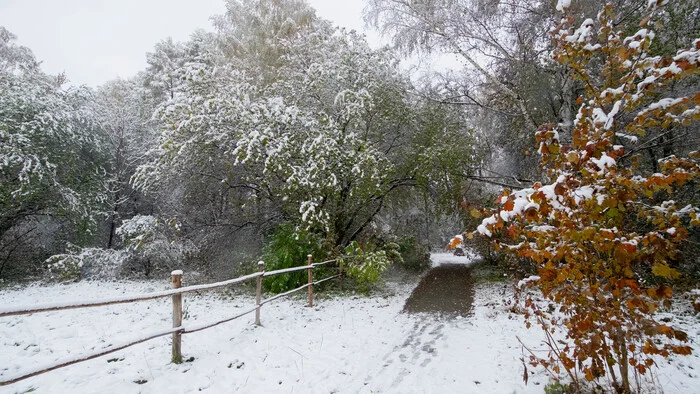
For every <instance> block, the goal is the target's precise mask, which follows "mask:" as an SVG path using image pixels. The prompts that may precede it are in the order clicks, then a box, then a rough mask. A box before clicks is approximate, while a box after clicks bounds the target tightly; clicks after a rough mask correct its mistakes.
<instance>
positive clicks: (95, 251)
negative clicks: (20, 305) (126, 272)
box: [46, 245, 129, 282]
mask: <svg viewBox="0 0 700 394" xmlns="http://www.w3.org/2000/svg"><path fill="white" fill-rule="evenodd" d="M67 249H68V250H67V252H66V253H62V254H57V255H53V256H51V257H49V258H48V259H47V260H46V265H47V269H48V273H49V276H50V277H51V279H54V280H58V281H60V282H66V281H77V280H81V279H114V278H116V277H117V275H118V273H119V271H120V270H121V268H122V265H123V264H124V263H125V262H126V261H127V260H128V258H129V254H128V253H127V252H126V251H122V250H112V249H101V248H80V247H77V246H75V245H68V247H67Z"/></svg>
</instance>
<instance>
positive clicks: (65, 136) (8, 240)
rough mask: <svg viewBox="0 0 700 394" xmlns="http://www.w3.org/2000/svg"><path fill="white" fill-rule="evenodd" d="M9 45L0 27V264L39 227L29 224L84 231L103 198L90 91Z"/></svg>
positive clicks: (10, 40) (10, 39) (9, 37)
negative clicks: (64, 83) (67, 226)
mask: <svg viewBox="0 0 700 394" xmlns="http://www.w3.org/2000/svg"><path fill="white" fill-rule="evenodd" d="M13 40H14V36H13V35H12V34H10V33H9V32H7V30H5V29H4V28H0V56H1V57H0V251H1V253H0V258H2V259H3V260H2V265H3V266H4V265H5V263H7V262H8V261H9V259H10V258H11V255H12V253H13V251H15V250H16V248H17V245H18V242H21V239H23V238H25V237H27V236H29V235H30V234H31V233H32V232H34V231H35V230H36V229H37V227H40V225H39V224H37V223H35V222H36V221H38V220H40V219H41V220H46V219H50V220H52V221H54V222H58V223H71V224H73V228H74V229H75V228H77V229H82V230H83V231H85V230H87V229H89V228H90V227H91V225H92V224H94V223H95V220H96V215H97V214H99V213H100V212H101V210H102V207H103V203H104V202H105V200H106V197H107V193H106V184H105V180H104V169H103V167H102V165H101V164H102V160H103V158H104V152H103V150H102V144H101V141H100V139H99V137H98V133H97V132H96V131H97V122H96V119H95V112H94V108H93V106H92V101H93V100H94V98H93V95H92V93H91V92H90V91H89V90H88V89H86V88H66V87H63V86H61V85H60V79H59V78H56V77H52V76H49V75H46V74H44V73H42V72H41V71H40V70H39V68H38V67H37V65H38V63H37V62H36V60H35V59H34V57H33V56H32V54H31V51H29V50H28V49H26V48H23V47H18V46H16V45H15V44H14V43H13ZM32 223H34V224H32ZM78 232H79V231H78ZM69 233H72V232H69Z"/></svg>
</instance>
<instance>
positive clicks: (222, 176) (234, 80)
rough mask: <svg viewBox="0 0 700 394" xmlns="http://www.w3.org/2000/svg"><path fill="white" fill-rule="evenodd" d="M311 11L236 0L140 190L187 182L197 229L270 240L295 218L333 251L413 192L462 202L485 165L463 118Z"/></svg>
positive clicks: (173, 102) (198, 61) (186, 206)
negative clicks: (477, 159)
mask: <svg viewBox="0 0 700 394" xmlns="http://www.w3.org/2000/svg"><path fill="white" fill-rule="evenodd" d="M297 3H299V4H301V3H303V2H293V3H288V2H277V1H270V0H267V1H260V2H250V1H229V2H228V4H227V9H228V12H227V14H226V15H225V16H224V17H220V18H217V26H218V27H219V28H220V30H221V37H220V42H217V43H216V44H218V45H214V46H212V47H210V48H209V49H208V50H207V51H205V53H206V56H204V57H200V58H194V59H192V60H190V61H186V62H183V63H182V65H181V66H180V68H179V69H178V70H177V72H175V73H174V75H176V76H177V78H178V79H177V82H176V83H174V85H175V86H177V92H176V93H177V94H174V95H173V97H172V98H171V99H170V100H168V101H167V102H165V103H163V105H161V106H160V107H159V109H158V110H157V112H156V117H157V118H158V119H159V121H160V122H161V124H162V125H163V130H162V133H161V136H160V141H159V144H158V145H159V146H158V148H157V149H155V150H154V151H153V157H152V160H150V161H149V162H148V163H146V164H144V165H142V166H140V167H139V169H138V170H137V171H136V174H135V175H134V177H133V178H132V179H133V183H134V185H135V186H136V187H137V188H139V189H141V190H153V189H163V188H165V189H169V185H173V184H174V185H175V186H174V187H175V188H176V189H177V190H178V194H173V195H174V196H181V199H182V205H183V211H185V212H186V214H187V216H186V221H187V222H189V223H191V226H192V227H194V228H207V227H209V228H221V227H228V228H230V229H232V231H238V230H241V229H243V228H252V229H254V231H257V232H258V233H261V234H264V233H266V232H268V231H269V230H270V229H272V228H274V227H275V226H276V225H278V224H279V223H282V222H285V221H290V222H293V223H295V224H296V225H298V226H301V227H303V228H304V230H305V231H310V232H315V233H318V234H320V236H322V237H323V238H327V239H329V240H331V241H332V243H333V244H334V245H333V247H335V246H340V247H342V246H344V245H347V244H348V243H349V242H350V241H352V240H356V239H359V237H360V236H361V234H362V233H363V232H364V231H366V230H367V228H368V227H369V226H370V224H372V223H373V220H374V219H375V218H376V216H377V215H378V214H379V213H380V212H381V211H382V210H383V209H385V206H386V205H387V201H388V200H389V199H390V198H392V197H394V196H397V195H401V192H402V191H406V190H412V189H416V188H424V189H427V188H432V189H433V190H435V191H436V194H441V195H451V194H454V193H458V192H459V190H461V188H462V187H463V186H464V184H465V182H464V180H463V179H462V178H460V176H461V175H463V173H464V168H469V164H470V162H471V161H472V160H473V159H472V155H471V154H470V153H471V150H470V147H469V143H470V142H471V139H470V138H469V132H468V128H467V127H466V121H465V119H464V117H463V116H460V114H459V111H454V110H452V111H450V110H445V109H444V107H443V106H441V105H439V104H430V105H428V104H426V103H422V102H420V103H418V102H415V100H414V99H412V98H411V97H410V96H409V95H408V94H407V90H408V88H409V83H408V80H407V78H406V77H405V76H404V75H402V73H401V72H400V71H399V69H398V66H397V59H396V58H395V57H394V56H393V55H392V54H391V53H390V52H389V51H388V50H386V49H381V50H372V49H371V48H370V47H369V46H368V45H367V43H366V42H365V40H364V38H363V37H362V36H360V35H358V34H357V33H355V32H347V31H344V30H334V29H333V28H332V27H331V26H330V24H329V23H328V22H326V21H323V20H321V19H319V18H316V17H315V16H314V15H313V12H312V10H310V9H309V8H308V7H307V6H304V7H296V6H297V5H298V4H297ZM252 22H255V23H252ZM258 22H259V23H258ZM258 65H260V67H258ZM413 107H415V108H419V109H420V111H416V113H415V114H414V113H412V111H411V109H412V108H413ZM203 194H206V197H205V198H202V197H203ZM210 212H211V214H210Z"/></svg>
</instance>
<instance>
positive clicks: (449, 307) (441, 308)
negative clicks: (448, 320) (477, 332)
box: [403, 264, 474, 317]
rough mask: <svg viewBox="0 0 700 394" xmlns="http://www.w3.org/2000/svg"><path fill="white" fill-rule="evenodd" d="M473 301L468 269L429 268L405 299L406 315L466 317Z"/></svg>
mask: <svg viewBox="0 0 700 394" xmlns="http://www.w3.org/2000/svg"><path fill="white" fill-rule="evenodd" d="M473 301H474V281H473V279H472V268H471V266H468V265H460V264H443V265H440V266H438V267H435V268H432V269H431V270H430V271H428V273H427V274H425V276H423V278H422V279H421V281H420V283H418V286H416V288H415V289H414V290H413V293H411V296H410V297H409V298H408V299H407V300H406V304H405V305H404V309H403V310H404V311H405V312H408V313H421V312H423V313H425V312H428V313H436V314H438V315H443V316H452V317H454V316H463V317H466V316H468V315H469V313H470V311H471V308H472V303H473Z"/></svg>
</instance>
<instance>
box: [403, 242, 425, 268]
mask: <svg viewBox="0 0 700 394" xmlns="http://www.w3.org/2000/svg"><path fill="white" fill-rule="evenodd" d="M398 246H399V253H400V254H401V259H402V261H403V263H402V264H401V265H402V266H403V267H405V268H408V269H411V270H416V271H422V270H424V269H426V268H429V267H430V250H429V249H428V247H427V246H425V245H423V244H421V243H419V242H418V241H416V239H415V238H414V237H406V238H402V239H400V240H399V242H398Z"/></svg>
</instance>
